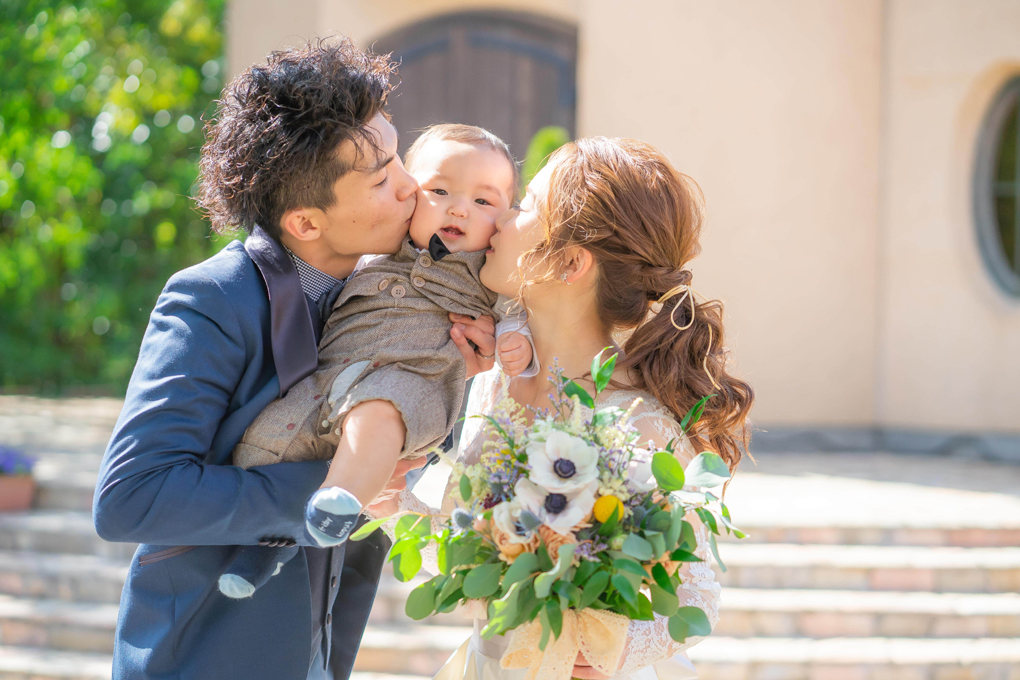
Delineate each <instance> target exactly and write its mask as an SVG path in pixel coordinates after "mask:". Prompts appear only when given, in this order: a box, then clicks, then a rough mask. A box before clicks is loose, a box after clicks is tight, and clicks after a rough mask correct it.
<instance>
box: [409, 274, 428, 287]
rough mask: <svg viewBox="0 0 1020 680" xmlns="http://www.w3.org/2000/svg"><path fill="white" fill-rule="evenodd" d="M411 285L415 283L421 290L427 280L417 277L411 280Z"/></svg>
mask: <svg viewBox="0 0 1020 680" xmlns="http://www.w3.org/2000/svg"><path fill="white" fill-rule="evenodd" d="M411 283H413V284H414V285H415V286H417V287H418V288H421V287H422V286H424V285H425V279H423V278H422V277H420V276H416V277H414V278H413V279H411Z"/></svg>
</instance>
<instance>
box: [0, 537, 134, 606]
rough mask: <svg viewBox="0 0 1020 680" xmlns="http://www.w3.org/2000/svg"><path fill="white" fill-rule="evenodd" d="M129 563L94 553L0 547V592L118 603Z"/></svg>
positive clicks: (78, 600) (13, 594)
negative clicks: (32, 550) (83, 553)
mask: <svg viewBox="0 0 1020 680" xmlns="http://www.w3.org/2000/svg"><path fill="white" fill-rule="evenodd" d="M127 573H128V562H127V561H126V560H123V559H111V558H108V557H98V556H95V555H68V554H59V553H35V552H17V551H10V550H0V593H3V594H5V595H12V596H15V597H38V598H46V599H59V600H64V601H67V602H105V603H108V604H117V603H118V602H120V593H121V590H122V589H123V587H124V581H125V580H126V579H127Z"/></svg>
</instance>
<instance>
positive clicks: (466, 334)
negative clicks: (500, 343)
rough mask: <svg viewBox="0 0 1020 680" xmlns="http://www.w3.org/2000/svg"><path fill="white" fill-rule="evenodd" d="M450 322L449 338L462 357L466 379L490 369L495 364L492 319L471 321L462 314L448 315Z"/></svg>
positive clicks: (494, 325)
mask: <svg viewBox="0 0 1020 680" xmlns="http://www.w3.org/2000/svg"><path fill="white" fill-rule="evenodd" d="M450 321H452V322H453V328H451V329H450V338H451V339H452V340H453V344H455V345H457V349H459V350H460V353H461V354H463V355H464V364H465V366H466V368H467V377H468V378H473V377H475V376H476V375H478V374H479V373H484V372H485V371H488V370H489V369H491V368H492V367H493V366H494V365H495V363H496V322H495V321H493V320H492V317H491V316H480V317H478V318H477V319H472V318H471V317H470V316H464V315H463V314H450ZM468 341H470V342H468ZM471 342H473V343H474V344H475V346H474V347H472V346H471V344H470V343H471ZM476 347H477V349H475V348H476Z"/></svg>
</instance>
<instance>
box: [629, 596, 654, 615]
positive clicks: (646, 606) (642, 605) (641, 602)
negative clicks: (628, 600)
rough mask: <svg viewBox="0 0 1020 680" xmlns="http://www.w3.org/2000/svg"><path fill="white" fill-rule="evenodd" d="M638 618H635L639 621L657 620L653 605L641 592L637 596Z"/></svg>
mask: <svg viewBox="0 0 1020 680" xmlns="http://www.w3.org/2000/svg"><path fill="white" fill-rule="evenodd" d="M637 600H638V602H637V610H638V611H637V616H635V617H634V618H636V619H638V620H639V621H653V620H655V614H654V613H653V610H652V603H651V600H649V599H648V598H647V597H645V594H644V593H641V592H639V593H638V596H637Z"/></svg>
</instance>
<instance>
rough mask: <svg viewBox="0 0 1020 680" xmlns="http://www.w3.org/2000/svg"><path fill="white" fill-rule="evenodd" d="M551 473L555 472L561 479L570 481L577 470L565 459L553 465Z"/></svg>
mask: <svg viewBox="0 0 1020 680" xmlns="http://www.w3.org/2000/svg"><path fill="white" fill-rule="evenodd" d="M553 472H555V473H556V474H557V475H558V476H559V477H560V478H561V479H570V478H571V477H573V476H574V473H575V472H577V468H576V467H574V464H573V463H572V462H570V461H569V460H567V459H566V458H560V459H558V460H557V461H556V462H555V463H553Z"/></svg>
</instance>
